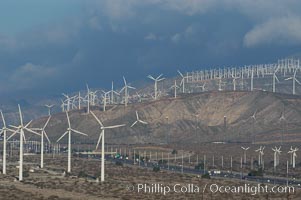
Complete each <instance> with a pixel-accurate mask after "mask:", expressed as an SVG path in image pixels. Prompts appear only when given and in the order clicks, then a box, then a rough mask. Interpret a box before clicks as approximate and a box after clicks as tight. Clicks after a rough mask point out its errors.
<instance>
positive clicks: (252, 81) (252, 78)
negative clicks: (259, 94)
mask: <svg viewBox="0 0 301 200" xmlns="http://www.w3.org/2000/svg"><path fill="white" fill-rule="evenodd" d="M253 90H254V71H253V69H252V72H251V91H253Z"/></svg>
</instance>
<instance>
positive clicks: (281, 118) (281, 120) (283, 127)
mask: <svg viewBox="0 0 301 200" xmlns="http://www.w3.org/2000/svg"><path fill="white" fill-rule="evenodd" d="M279 121H280V122H283V126H282V132H281V144H283V135H284V129H285V122H286V119H285V117H284V111H283V112H282V114H281V117H280V118H279Z"/></svg>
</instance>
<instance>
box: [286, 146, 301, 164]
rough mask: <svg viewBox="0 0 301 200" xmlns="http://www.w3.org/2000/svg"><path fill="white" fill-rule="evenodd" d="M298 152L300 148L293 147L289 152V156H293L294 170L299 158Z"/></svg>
mask: <svg viewBox="0 0 301 200" xmlns="http://www.w3.org/2000/svg"><path fill="white" fill-rule="evenodd" d="M298 150H299V149H298V148H295V149H293V147H291V149H290V151H289V152H288V153H289V154H291V159H292V165H293V168H294V169H295V168H296V157H297V154H296V152H297V151H298Z"/></svg>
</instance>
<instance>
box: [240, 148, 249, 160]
mask: <svg viewBox="0 0 301 200" xmlns="http://www.w3.org/2000/svg"><path fill="white" fill-rule="evenodd" d="M241 148H242V149H243V151H244V163H245V164H246V163H247V151H248V150H249V148H250V147H241Z"/></svg>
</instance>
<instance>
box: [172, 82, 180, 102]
mask: <svg viewBox="0 0 301 200" xmlns="http://www.w3.org/2000/svg"><path fill="white" fill-rule="evenodd" d="M178 88H179V86H177V80H175V84H174V85H173V86H171V87H170V89H174V98H177V89H178Z"/></svg>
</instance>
